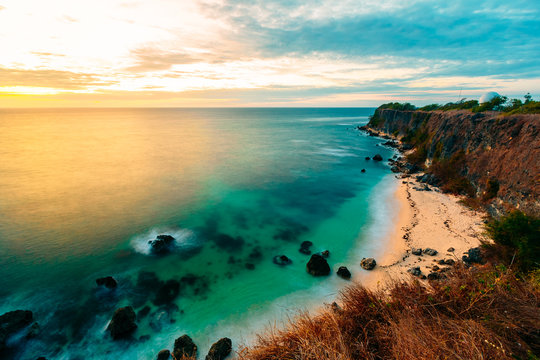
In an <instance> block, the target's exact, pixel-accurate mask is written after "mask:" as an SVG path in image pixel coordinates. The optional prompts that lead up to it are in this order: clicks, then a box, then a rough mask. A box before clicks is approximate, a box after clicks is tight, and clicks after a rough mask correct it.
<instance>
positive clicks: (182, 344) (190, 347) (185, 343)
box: [173, 334, 197, 359]
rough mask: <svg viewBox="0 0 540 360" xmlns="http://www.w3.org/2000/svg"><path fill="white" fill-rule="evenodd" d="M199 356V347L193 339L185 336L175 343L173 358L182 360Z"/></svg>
mask: <svg viewBox="0 0 540 360" xmlns="http://www.w3.org/2000/svg"><path fill="white" fill-rule="evenodd" d="M195 355H197V345H195V343H194V342H193V340H191V338H190V337H189V336H188V335H186V334H184V335H182V336H180V337H179V338H178V339H176V340H175V341H174V350H173V356H174V358H175V359H181V358H182V356H188V357H190V356H195Z"/></svg>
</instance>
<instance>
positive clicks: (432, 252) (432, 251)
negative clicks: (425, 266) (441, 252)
mask: <svg viewBox="0 0 540 360" xmlns="http://www.w3.org/2000/svg"><path fill="white" fill-rule="evenodd" d="M437 253H438V251H437V250H435V249H432V248H425V249H424V254H427V255H430V256H435V255H437Z"/></svg>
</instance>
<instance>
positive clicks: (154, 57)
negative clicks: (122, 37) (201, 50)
mask: <svg viewBox="0 0 540 360" xmlns="http://www.w3.org/2000/svg"><path fill="white" fill-rule="evenodd" d="M130 57H131V58H132V59H133V60H134V62H135V64H134V65H132V66H129V67H127V68H126V70H128V71H132V72H150V71H160V70H169V69H170V68H171V67H172V66H173V65H177V64H192V63H195V62H199V61H201V59H200V58H198V57H196V56H194V55H193V54H189V53H187V52H183V51H166V50H160V49H156V48H151V47H143V48H139V49H134V50H132V51H131V53H130Z"/></svg>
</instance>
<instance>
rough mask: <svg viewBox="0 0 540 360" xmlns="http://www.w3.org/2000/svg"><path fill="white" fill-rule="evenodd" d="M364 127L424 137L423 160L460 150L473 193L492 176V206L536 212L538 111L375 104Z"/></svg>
mask: <svg viewBox="0 0 540 360" xmlns="http://www.w3.org/2000/svg"><path fill="white" fill-rule="evenodd" d="M368 127H370V128H372V129H374V130H378V131H381V132H384V133H386V134H389V135H393V136H394V137H397V138H400V139H408V138H409V139H410V138H411V137H414V136H415V135H416V137H417V138H418V137H421V138H422V139H425V140H423V141H424V144H425V148H426V150H427V163H429V162H430V161H432V160H433V159H434V158H439V159H445V158H449V157H451V156H452V155H453V154H455V153H457V152H459V151H460V150H463V151H464V152H465V154H466V166H465V169H464V170H463V172H464V174H463V175H465V176H466V177H467V178H468V179H469V180H470V181H471V183H472V184H473V185H474V186H475V187H476V189H477V191H478V193H481V192H482V191H484V190H485V188H486V183H487V180H488V179H496V180H497V181H498V182H499V186H500V188H499V192H498V194H497V198H498V199H496V201H495V202H494V205H495V206H497V205H502V203H503V202H506V203H509V204H511V205H514V206H516V207H518V208H520V209H521V210H523V211H525V212H528V213H533V214H536V215H538V214H540V197H539V195H540V115H538V114H527V115H523V114H521V115H511V116H501V115H500V114H499V113H496V112H486V113H471V112H469V111H447V112H443V111H433V112H422V111H400V110H390V109H378V110H377V111H376V113H375V115H374V116H373V118H372V120H371V121H370V123H369V124H368ZM422 136H423V137H422Z"/></svg>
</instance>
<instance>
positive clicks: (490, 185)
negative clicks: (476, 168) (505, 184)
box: [482, 178, 499, 201]
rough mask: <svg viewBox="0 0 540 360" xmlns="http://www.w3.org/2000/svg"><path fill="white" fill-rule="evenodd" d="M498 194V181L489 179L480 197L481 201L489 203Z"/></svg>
mask: <svg viewBox="0 0 540 360" xmlns="http://www.w3.org/2000/svg"><path fill="white" fill-rule="evenodd" d="M498 192H499V181H497V179H493V178H489V179H488V180H487V183H486V191H485V192H484V195H483V196H482V200H484V201H489V200H491V199H493V198H494V197H495V196H497V193H498Z"/></svg>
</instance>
